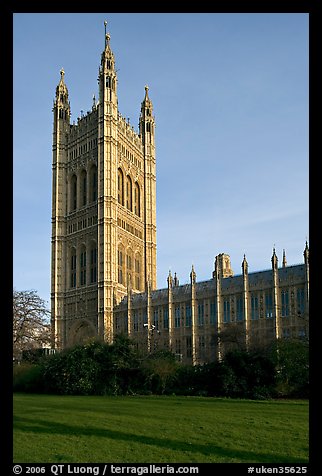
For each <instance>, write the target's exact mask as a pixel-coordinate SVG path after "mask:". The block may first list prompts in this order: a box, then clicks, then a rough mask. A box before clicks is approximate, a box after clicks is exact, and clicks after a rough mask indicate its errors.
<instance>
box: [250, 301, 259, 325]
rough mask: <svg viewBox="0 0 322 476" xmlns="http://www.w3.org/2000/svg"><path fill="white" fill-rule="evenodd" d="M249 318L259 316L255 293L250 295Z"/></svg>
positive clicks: (255, 318)
mask: <svg viewBox="0 0 322 476" xmlns="http://www.w3.org/2000/svg"><path fill="white" fill-rule="evenodd" d="M250 301H251V318H252V319H253V320H257V319H258V318H259V308H258V297H257V296H255V295H252V296H251V300H250Z"/></svg>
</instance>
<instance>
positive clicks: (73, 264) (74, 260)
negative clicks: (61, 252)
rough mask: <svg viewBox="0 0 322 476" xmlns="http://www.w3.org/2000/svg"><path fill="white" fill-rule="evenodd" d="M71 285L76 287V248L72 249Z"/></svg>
mask: <svg viewBox="0 0 322 476" xmlns="http://www.w3.org/2000/svg"><path fill="white" fill-rule="evenodd" d="M70 287H71V288H76V250H75V248H73V249H72V253H71V258H70Z"/></svg>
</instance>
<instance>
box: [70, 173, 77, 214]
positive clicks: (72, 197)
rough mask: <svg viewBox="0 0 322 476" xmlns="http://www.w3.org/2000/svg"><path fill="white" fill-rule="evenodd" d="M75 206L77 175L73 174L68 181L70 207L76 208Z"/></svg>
mask: <svg viewBox="0 0 322 476" xmlns="http://www.w3.org/2000/svg"><path fill="white" fill-rule="evenodd" d="M76 207H77V177H76V175H75V174H74V175H73V176H72V178H71V181H70V209H71V211H73V210H76Z"/></svg>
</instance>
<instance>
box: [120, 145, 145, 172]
mask: <svg viewBox="0 0 322 476" xmlns="http://www.w3.org/2000/svg"><path fill="white" fill-rule="evenodd" d="M119 147H120V151H121V154H123V155H124V157H126V158H127V159H128V160H130V161H131V162H133V163H134V164H135V165H136V166H137V167H138V168H139V169H141V168H142V165H141V160H139V159H137V158H136V157H135V155H134V154H132V152H130V151H129V150H128V149H127V148H126V147H124V145H119Z"/></svg>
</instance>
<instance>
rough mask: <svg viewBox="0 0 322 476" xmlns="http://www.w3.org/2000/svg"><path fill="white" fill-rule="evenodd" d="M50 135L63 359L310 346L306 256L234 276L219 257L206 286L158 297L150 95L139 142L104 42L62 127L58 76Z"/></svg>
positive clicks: (55, 305) (57, 330)
mask: <svg viewBox="0 0 322 476" xmlns="http://www.w3.org/2000/svg"><path fill="white" fill-rule="evenodd" d="M60 74H61V78H60V81H59V84H58V86H57V88H56V97H55V100H54V107H53V113H54V130H53V194H52V207H53V208H52V294H51V301H52V340H53V346H54V347H55V348H64V347H67V346H70V345H73V344H75V343H77V342H84V341H86V340H87V339H89V338H93V337H94V338H100V339H104V340H105V341H107V342H112V341H113V338H114V336H115V335H116V334H122V333H125V334H127V335H129V336H130V337H131V338H133V339H134V340H135V341H136V343H137V346H138V347H142V348H143V349H146V350H148V351H153V350H157V349H170V350H171V351H172V352H174V353H175V354H176V355H177V358H178V360H180V361H182V362H184V363H193V364H198V363H204V362H209V361H213V360H216V359H220V358H221V357H222V355H223V353H224V352H225V351H226V350H227V349H229V348H231V347H233V346H240V347H245V348H247V347H249V346H252V345H256V346H258V345H262V344H266V343H268V342H270V341H272V340H274V339H276V338H284V337H285V338H286V337H308V316H309V307H308V306H309V249H308V245H307V244H306V247H305V250H304V263H303V264H301V265H295V266H287V263H286V257H285V253H284V255H283V262H282V267H281V268H278V259H277V256H276V253H275V249H274V251H273V256H272V265H271V268H270V269H269V270H267V271H260V272H255V273H251V274H248V263H247V261H246V257H245V256H244V259H243V261H242V266H241V268H242V273H241V274H240V275H237V276H234V273H233V270H232V268H231V263H230V257H229V255H227V254H224V253H221V254H219V255H217V256H216V260H215V266H214V271H213V274H212V278H211V279H210V280H208V281H204V282H197V280H196V273H195V270H194V269H193V268H192V270H191V274H190V284H185V285H183V286H180V285H179V281H178V278H177V276H176V274H175V275H174V277H172V275H171V273H169V276H168V279H167V282H168V286H167V287H166V288H165V289H158V290H157V289H156V171H155V168H156V165H155V120H154V116H153V105H152V102H151V100H150V98H149V93H148V87H147V86H146V87H145V96H144V99H143V101H142V104H141V113H140V120H139V132H138V133H136V132H135V131H134V129H133V127H131V125H130V124H129V121H127V120H126V119H125V118H124V117H122V115H121V114H120V112H119V111H118V101H117V75H116V69H115V60H114V55H113V53H112V51H111V48H110V37H109V35H108V34H105V49H104V51H103V53H102V56H101V66H100V69H99V100H98V101H96V99H95V97H94V98H93V105H92V110H91V111H88V112H87V114H85V115H84V114H83V113H82V115H81V117H80V118H78V120H77V124H75V123H74V124H70V103H69V93H68V89H67V86H66V84H65V78H64V75H65V73H64V71H63V70H61V72H60Z"/></svg>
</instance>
